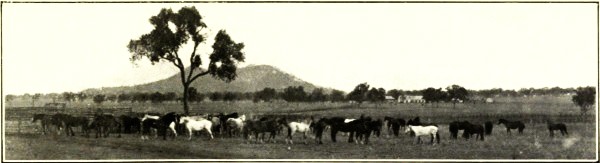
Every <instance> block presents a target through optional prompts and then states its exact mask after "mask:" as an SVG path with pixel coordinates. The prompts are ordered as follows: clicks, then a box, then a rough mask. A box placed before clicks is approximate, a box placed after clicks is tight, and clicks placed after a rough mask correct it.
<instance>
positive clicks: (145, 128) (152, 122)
mask: <svg viewBox="0 0 600 163" xmlns="http://www.w3.org/2000/svg"><path fill="white" fill-rule="evenodd" d="M159 126H160V123H159V122H158V120H156V119H145V120H144V121H142V130H141V134H142V137H141V138H142V140H146V139H149V138H148V135H150V132H152V130H154V131H155V132H154V138H156V137H158V129H159V128H160V127H159Z"/></svg>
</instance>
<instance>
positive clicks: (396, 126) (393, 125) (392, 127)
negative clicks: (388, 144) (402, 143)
mask: <svg viewBox="0 0 600 163" xmlns="http://www.w3.org/2000/svg"><path fill="white" fill-rule="evenodd" d="M383 122H387V131H388V133H393V134H394V136H396V137H398V136H399V135H400V129H401V128H404V127H405V126H406V121H405V120H404V119H402V118H392V117H388V116H385V117H384V118H383Z"/></svg>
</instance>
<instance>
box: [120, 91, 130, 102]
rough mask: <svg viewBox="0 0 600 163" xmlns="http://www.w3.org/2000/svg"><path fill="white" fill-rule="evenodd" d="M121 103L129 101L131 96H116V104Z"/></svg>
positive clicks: (124, 94)
mask: <svg viewBox="0 0 600 163" xmlns="http://www.w3.org/2000/svg"><path fill="white" fill-rule="evenodd" d="M123 101H131V94H129V93H121V94H119V96H117V102H118V103H120V102H123Z"/></svg>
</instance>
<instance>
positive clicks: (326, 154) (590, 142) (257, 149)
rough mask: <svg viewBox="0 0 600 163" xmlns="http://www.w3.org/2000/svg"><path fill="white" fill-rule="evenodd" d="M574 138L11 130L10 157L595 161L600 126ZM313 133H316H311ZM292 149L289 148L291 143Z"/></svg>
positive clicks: (538, 131) (500, 131) (498, 133)
mask: <svg viewBox="0 0 600 163" xmlns="http://www.w3.org/2000/svg"><path fill="white" fill-rule="evenodd" d="M567 125H568V127H569V133H570V136H568V137H563V136H560V134H558V135H557V136H555V137H554V138H550V137H549V135H548V131H547V129H546V128H545V125H544V124H539V123H534V124H529V123H528V124H526V126H527V127H526V128H525V132H524V133H523V134H522V135H520V134H517V133H516V131H515V130H513V133H512V135H507V134H506V131H505V130H504V127H502V126H495V128H494V132H493V134H492V135H491V136H486V137H485V141H483V142H481V141H475V140H472V139H470V140H468V141H467V140H464V139H462V138H460V137H459V139H457V140H453V139H450V135H449V133H448V128H447V127H448V126H447V125H440V136H441V138H442V139H441V143H440V144H437V145H430V144H428V143H429V137H424V138H423V140H424V142H425V144H414V139H413V138H411V137H408V136H407V135H400V137H393V136H392V137H387V136H385V135H387V132H385V131H384V133H382V136H381V137H379V138H377V137H371V141H370V143H369V144H368V145H363V144H355V143H348V142H346V141H347V137H346V136H342V135H341V134H338V142H337V143H333V142H331V139H330V137H329V134H328V133H326V134H324V136H323V143H324V144H321V145H319V144H316V142H315V141H314V139H308V144H303V143H302V142H303V141H302V140H301V136H300V134H297V135H296V136H295V141H294V142H295V143H296V144H292V145H287V144H285V142H284V140H283V136H282V135H278V136H277V138H276V141H277V142H276V143H270V142H267V143H264V144H262V143H255V142H254V141H251V142H248V141H246V140H244V139H242V138H228V137H225V138H222V137H219V136H217V137H216V138H215V139H213V140H208V138H207V135H202V136H195V137H194V138H193V139H192V140H191V141H188V140H187V135H186V136H179V137H176V138H175V139H174V140H167V141H163V140H162V139H160V137H159V139H158V140H145V141H144V140H141V139H140V138H139V136H138V135H135V134H125V135H123V137H122V138H116V137H115V136H113V135H111V136H110V137H109V138H99V139H96V138H93V135H92V136H91V138H85V137H82V136H76V137H66V136H64V135H53V134H49V135H45V136H42V135H39V134H8V135H6V145H7V146H6V148H5V149H6V151H5V152H6V159H9V160H13V159H14V160H20V159H42V160H45V159H67V160H69V159H92V160H95V159H594V158H595V157H596V152H595V145H596V144H595V143H596V140H595V128H594V127H595V124H592V123H572V124H567ZM311 136H312V135H311ZM288 146H289V147H290V148H291V149H290V150H287V147H288Z"/></svg>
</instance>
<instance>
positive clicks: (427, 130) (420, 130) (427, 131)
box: [404, 125, 440, 144]
mask: <svg viewBox="0 0 600 163" xmlns="http://www.w3.org/2000/svg"><path fill="white" fill-rule="evenodd" d="M411 131H412V132H414V133H415V136H416V138H415V139H416V143H417V144H419V143H423V141H421V136H424V135H431V144H434V142H433V140H434V139H437V143H438V144H439V143H440V134H439V132H438V127H437V126H413V125H408V127H407V128H406V130H405V131H404V133H409V132H411Z"/></svg>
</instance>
